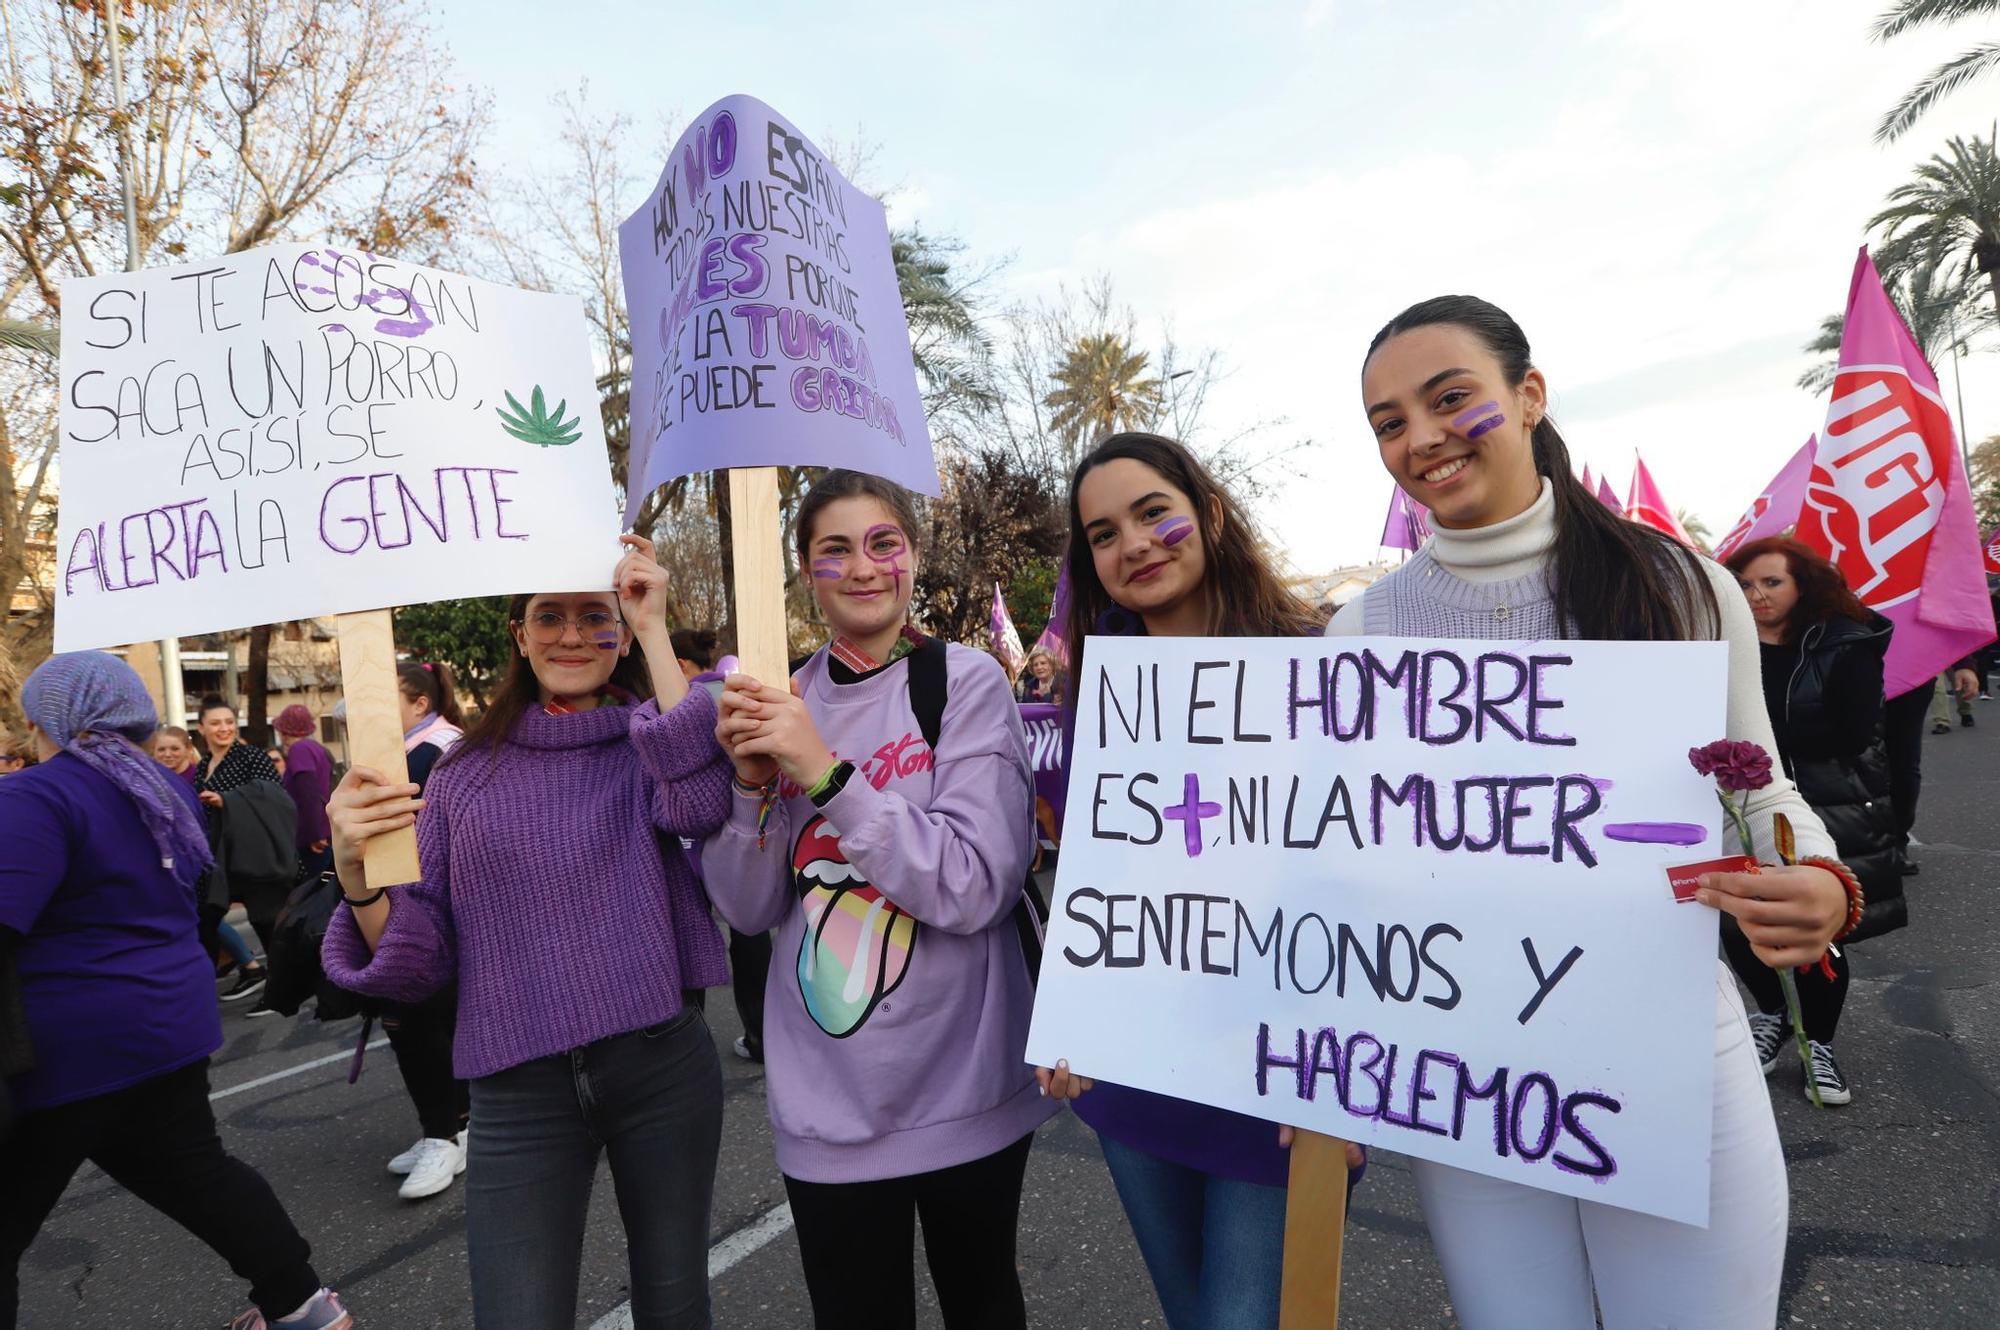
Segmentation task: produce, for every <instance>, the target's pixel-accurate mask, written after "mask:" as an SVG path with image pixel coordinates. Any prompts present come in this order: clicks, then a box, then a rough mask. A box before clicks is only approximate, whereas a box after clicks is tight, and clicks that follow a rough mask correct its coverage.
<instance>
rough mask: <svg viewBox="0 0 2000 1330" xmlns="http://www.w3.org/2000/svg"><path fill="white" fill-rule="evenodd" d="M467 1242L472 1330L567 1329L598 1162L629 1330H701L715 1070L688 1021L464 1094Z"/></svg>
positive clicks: (716, 1116) (612, 1041)
mask: <svg viewBox="0 0 2000 1330" xmlns="http://www.w3.org/2000/svg"><path fill="white" fill-rule="evenodd" d="M471 1128H472V1135H471V1151H470V1158H469V1159H468V1160H467V1163H466V1169H465V1228H466V1244H467V1246H468V1247H469V1248H470V1255H471V1258H472V1261H471V1263H472V1309H473V1320H474V1322H475V1323H476V1324H477V1325H478V1326H479V1330H549V1327H551V1326H570V1325H575V1324H576V1286H577V1276H578V1271H579V1267H580V1263H581V1261H582V1257H583V1231H584V1220H585V1217H586V1212H587V1211H588V1209H589V1205H590V1188H591V1183H592V1181H593V1180H594V1179H595V1176H596V1173H597V1159H598V1156H599V1154H600V1153H604V1152H607V1151H608V1152H609V1154H610V1156H611V1182H612V1185H613V1186H614V1187H615V1188H616V1189H617V1192H618V1213H619V1216H620V1218H622V1219H623V1220H624V1222H625V1252H626V1259H627V1261H628V1263H629V1266H630V1269H631V1287H632V1323H633V1325H634V1326H636V1327H641V1328H642V1330H708V1327H709V1325H710V1320H709V1306H708V1212H709V1203H710V1201H711V1200H712V1199H713V1196H714V1193H715V1159H716V1155H717V1153H718V1152H719V1151H720V1149H721V1147H722V1065H721V1064H720V1063H719V1062H718V1061H717V1060H716V1056H715V1041H714V1040H713V1039H711V1038H710V1037H709V1033H708V1023H707V1022H706V1021H705V1020H703V1018H702V1015H701V1012H700V1010H699V1009H697V1008H695V1007H693V1006H689V1007H687V1008H686V1009H685V1010H683V1011H682V1012H681V1013H680V1014H679V1015H678V1016H675V1017H673V1018H672V1019H671V1020H668V1021H666V1022H664V1023H662V1024H660V1025H656V1026H652V1027H650V1028H648V1029H645V1030H634V1031H632V1032H631V1033H629V1034H621V1035H614V1036H612V1037H611V1038H609V1039H600V1040H598V1041H597V1042H596V1043H594V1044H586V1045H585V1046H583V1047H582V1048H576V1049H572V1050H570V1051H569V1052H567V1053H558V1054H556V1055H555V1056H554V1057H546V1058H537V1059H536V1060H535V1061H533V1062H526V1063H522V1064H521V1065H520V1066H518V1067H509V1068H508V1069H507V1070H505V1071H501V1072H496V1073H494V1074H493V1075H491V1076H482V1077H480V1078H479V1079H478V1080H475V1081H473V1082H472V1123H471Z"/></svg>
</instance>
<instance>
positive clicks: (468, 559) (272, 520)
mask: <svg viewBox="0 0 2000 1330" xmlns="http://www.w3.org/2000/svg"><path fill="white" fill-rule="evenodd" d="M63 308H64V329H63V339H62V367H61V390H62V400H61V415H60V429H61V452H60V458H61V466H62V511H61V519H60V524H59V536H58V539H59V542H60V545H59V555H60V573H61V575H60V577H59V578H58V579H57V593H56V649H57V650H59V651H77V650H83V649H87V648H91V647H103V646H111V645H116V644H120V643H126V642H134V641H140V640H144V639H148V638H159V637H177V636H181V635H185V634H189V633H201V632H209V631H214V630H220V629H228V628H239V627H242V626H244V625H247V624H258V623H274V622H279V621H282V620H288V619H302V618H307V617H312V616H319V615H328V614H336V613H341V612H346V611H355V610H373V609H377V608H380V607H382V606H388V605H404V604H410V603H413V602H418V601H428V600H441V599H446V598H452V597H459V596H476V595H491V594H497V593H501V592H514V591H524V590H565V591H567V590H583V589H588V588H592V587H602V586H604V585H606V584H607V582H608V580H609V576H610V570H611V567H612V565H613V564H614V563H615V562H616V561H617V557H618V547H617V536H618V528H617V521H616V516H617V514H616V508H615V506H614V504H613V500H612V491H611V485H610V471H609V468H608V467H607V465H606V462H605V454H604V438H603V431H602V427H601V425H600V423H599V417H598V412H597V392H596V388H595V386H594V377H593V374H592V371H591V365H590V344H589V339H588V337H587V335H586V332H585V329H584V323H583V309H582V306H581V305H580V304H579V302H578V301H577V300H576V299H575V298H574V297H572V296H556V295H548V294H543V293H540V292H530V291H519V290H514V289H512V288H509V287H503V286H496V285H494V284H492V283H490V282H483V281H478V280H476V279H473V278H469V277H463V276H460V275H458V274H456V273H448V272H441V271H438V270H437V269H433V268H423V267H419V266H417V265H414V264H408V263H401V262H398V261H396V260H393V259H386V258H381V257H378V256H376V255H373V254H368V253H365V252H361V251H357V250H351V249H332V248H319V247H313V246H307V245H272V246H267V247H265V248H261V249H253V250H246V251H244V252H242V253H240V254H232V255H229V256H227V257H226V258H223V259H218V260H216V261H214V262H210V263H191V264H185V265H182V266H180V267H174V268H158V269H149V270H146V271H143V272H122V273H114V274H108V275H104V276H99V277H86V278H80V279H78V280H75V281H70V282H65V283H63Z"/></svg>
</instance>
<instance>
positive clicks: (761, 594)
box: [729, 466, 791, 688]
mask: <svg viewBox="0 0 2000 1330" xmlns="http://www.w3.org/2000/svg"><path fill="white" fill-rule="evenodd" d="M729 521H730V531H731V548H732V550H733V551H734V553H735V557H736V659H737V660H738V661H739V662H741V663H740V665H739V666H738V668H739V669H741V670H742V671H743V672H744V673H745V674H748V675H750V676H751V677H752V678H754V679H756V680H757V682H759V683H761V684H768V685H770V686H771V687H774V688H783V687H784V686H785V682H786V680H788V679H790V678H791V668H790V665H791V662H790V658H789V653H788V652H787V650H786V643H787V641H788V637H789V635H788V634H787V633H786V631H785V565H784V557H785V556H784V550H783V549H782V548H780V544H781V536H780V534H779V524H778V469H777V468H776V467H771V466H749V467H732V468H730V471H729Z"/></svg>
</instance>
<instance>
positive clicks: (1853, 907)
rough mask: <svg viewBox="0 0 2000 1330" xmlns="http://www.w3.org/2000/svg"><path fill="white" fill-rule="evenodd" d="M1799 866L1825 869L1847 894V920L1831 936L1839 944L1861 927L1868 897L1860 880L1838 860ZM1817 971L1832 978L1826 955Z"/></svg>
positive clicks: (1809, 861) (1805, 861) (1802, 862)
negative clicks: (1836, 879)
mask: <svg viewBox="0 0 2000 1330" xmlns="http://www.w3.org/2000/svg"><path fill="white" fill-rule="evenodd" d="M1799 864H1800V865H1801V866H1804V865H1807V864H1810V865H1811V866H1812V867H1814V868H1823V869H1825V870H1826V871H1827V872H1829V873H1831V874H1833V875H1834V876H1835V877H1837V878H1839V879H1840V885H1841V886H1842V887H1843V888H1844V889H1845V890H1846V892H1847V919H1846V922H1844V923H1842V924H1841V926H1840V931H1839V932H1837V933H1835V934H1834V935H1833V941H1834V942H1839V941H1840V940H1841V939H1842V938H1845V937H1847V936H1848V935H1849V934H1851V933H1852V932H1853V931H1854V930H1855V929H1857V928H1859V927H1860V926H1861V914H1862V911H1863V909H1864V908H1865V907H1866V906H1867V904H1868V897H1867V894H1866V893H1865V892H1863V891H1862V889H1861V879H1860V878H1858V877H1856V876H1855V875H1854V870H1853V869H1851V868H1849V867H1848V866H1847V865H1846V864H1844V863H1841V862H1840V861H1839V860H1838V859H1823V858H1812V859H1801V860H1799ZM1827 951H1828V954H1829V955H1830V954H1831V952H1832V947H1831V945H1829V946H1828V948H1827ZM1800 968H1801V969H1803V968H1805V967H1803V966H1801V967H1800ZM1819 970H1820V973H1821V974H1823V975H1825V976H1826V977H1827V978H1828V979H1832V978H1833V977H1834V973H1833V962H1832V961H1831V960H1830V959H1828V956H1827V955H1822V956H1821V957H1820V958H1819Z"/></svg>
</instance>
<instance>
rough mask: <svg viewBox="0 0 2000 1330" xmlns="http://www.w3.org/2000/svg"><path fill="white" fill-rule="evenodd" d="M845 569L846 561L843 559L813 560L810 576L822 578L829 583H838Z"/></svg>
mask: <svg viewBox="0 0 2000 1330" xmlns="http://www.w3.org/2000/svg"><path fill="white" fill-rule="evenodd" d="M846 568H847V560H845V559H814V560H813V565H812V574H813V576H814V577H818V578H823V579H825V580H827V581H829V582H838V581H839V580H840V577H841V574H842V573H843V572H845V571H846Z"/></svg>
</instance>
